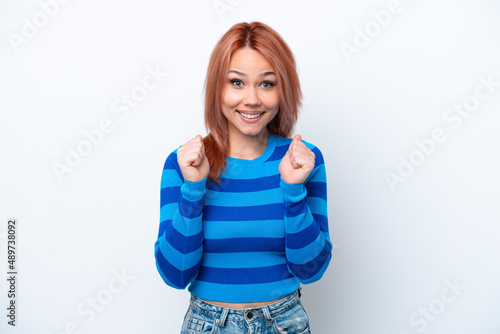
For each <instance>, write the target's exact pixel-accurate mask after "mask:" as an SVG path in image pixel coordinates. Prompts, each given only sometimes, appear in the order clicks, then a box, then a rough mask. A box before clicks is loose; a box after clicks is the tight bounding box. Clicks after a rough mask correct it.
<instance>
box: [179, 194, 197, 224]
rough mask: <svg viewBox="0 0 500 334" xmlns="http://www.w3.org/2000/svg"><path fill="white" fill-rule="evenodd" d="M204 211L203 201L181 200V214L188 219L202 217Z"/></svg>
mask: <svg viewBox="0 0 500 334" xmlns="http://www.w3.org/2000/svg"><path fill="white" fill-rule="evenodd" d="M202 209H203V200H198V201H193V202H191V201H188V200H187V199H185V198H184V197H182V196H181V197H180V199H179V212H180V214H181V215H182V216H183V217H186V218H188V219H191V218H196V217H198V216H200V215H201V213H202Z"/></svg>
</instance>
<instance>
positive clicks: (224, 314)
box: [215, 307, 229, 328]
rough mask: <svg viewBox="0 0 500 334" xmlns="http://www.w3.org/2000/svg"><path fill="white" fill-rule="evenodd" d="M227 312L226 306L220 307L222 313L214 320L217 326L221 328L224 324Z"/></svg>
mask: <svg viewBox="0 0 500 334" xmlns="http://www.w3.org/2000/svg"><path fill="white" fill-rule="evenodd" d="M228 313H229V309H228V308H227V307H224V308H223V309H222V314H221V315H220V318H219V319H217V320H215V322H216V323H217V324H218V325H219V327H221V328H223V327H224V326H225V324H226V318H227V314H228Z"/></svg>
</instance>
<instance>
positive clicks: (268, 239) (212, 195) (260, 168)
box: [155, 134, 332, 303]
mask: <svg viewBox="0 0 500 334" xmlns="http://www.w3.org/2000/svg"><path fill="white" fill-rule="evenodd" d="M290 142H291V139H289V138H282V137H277V136H274V135H271V134H270V135H269V140H268V145H267V147H266V150H265V151H264V153H263V154H262V155H261V156H259V157H258V158H256V159H254V160H244V159H237V158H231V157H228V165H227V168H226V170H225V171H223V173H222V174H221V177H220V184H216V183H214V182H213V181H212V180H208V179H207V178H205V179H204V180H202V181H199V182H189V181H184V178H183V177H182V173H181V171H180V168H179V165H178V163H177V154H176V152H177V150H175V151H174V152H172V153H171V154H170V155H169V156H168V158H167V159H166V161H165V165H164V169H163V173H162V177H161V192H160V207H161V209H160V227H159V232H158V239H157V240H156V242H155V258H156V267H157V269H158V272H159V273H160V275H161V277H162V279H163V280H164V281H165V283H166V284H168V285H169V286H172V287H174V288H177V289H184V288H186V287H187V286H188V285H189V288H188V290H189V291H190V292H191V293H192V294H193V295H195V296H197V297H199V298H202V299H205V300H213V301H220V302H232V303H244V302H263V301H271V300H274V299H278V298H281V297H283V296H286V295H287V294H289V293H292V292H293V291H295V290H297V289H298V288H299V286H300V283H304V284H307V283H312V282H314V281H317V280H318V279H320V278H321V276H322V275H323V273H324V272H325V271H326V268H327V267H328V264H329V262H330V258H331V251H332V243H331V241H330V236H329V232H328V215H327V201H326V195H327V189H326V173H325V165H324V161H323V156H322V154H321V152H320V150H319V149H318V148H317V147H315V146H314V145H311V144H309V143H307V142H305V141H304V143H305V144H306V146H307V147H309V149H311V150H312V151H313V152H314V153H315V155H316V161H315V167H314V169H313V170H312V171H311V173H310V175H309V176H308V178H307V180H306V181H305V182H304V183H303V184H288V183H286V182H284V181H283V179H281V176H280V174H279V172H278V166H279V163H280V161H281V159H282V158H283V156H284V155H285V153H286V152H287V150H288V146H289V145H290Z"/></svg>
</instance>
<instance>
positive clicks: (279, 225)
mask: <svg viewBox="0 0 500 334" xmlns="http://www.w3.org/2000/svg"><path fill="white" fill-rule="evenodd" d="M203 234H204V235H205V238H208V239H224V238H242V237H245V238H256V237H267V238H269V237H272V238H283V237H284V236H285V223H284V222H283V220H250V221H242V222H235V221H206V222H204V223H203Z"/></svg>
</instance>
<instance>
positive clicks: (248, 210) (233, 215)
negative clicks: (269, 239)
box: [203, 203, 285, 221]
mask: <svg viewBox="0 0 500 334" xmlns="http://www.w3.org/2000/svg"><path fill="white" fill-rule="evenodd" d="M284 210H285V206H284V204H283V203H277V204H268V205H258V206H249V207H244V206H239V207H224V206H213V205H207V206H205V208H204V210H203V220H204V221H210V220H219V221H227V220H232V221H244V220H275V219H283V217H284V212H285V211H284Z"/></svg>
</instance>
